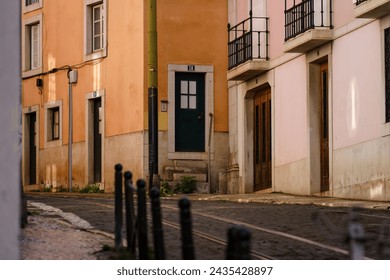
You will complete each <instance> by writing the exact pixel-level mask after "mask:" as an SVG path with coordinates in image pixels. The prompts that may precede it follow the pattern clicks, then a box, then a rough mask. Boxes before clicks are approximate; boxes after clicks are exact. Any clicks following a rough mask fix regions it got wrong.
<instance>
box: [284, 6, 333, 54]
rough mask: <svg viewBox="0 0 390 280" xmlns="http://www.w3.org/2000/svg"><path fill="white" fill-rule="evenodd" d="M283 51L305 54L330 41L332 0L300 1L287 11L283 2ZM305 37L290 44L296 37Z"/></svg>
mask: <svg viewBox="0 0 390 280" xmlns="http://www.w3.org/2000/svg"><path fill="white" fill-rule="evenodd" d="M284 15H285V37H284V38H285V42H286V44H285V51H286V52H306V51H308V50H310V49H311V48H314V47H317V46H319V45H321V44H324V43H325V42H327V41H329V40H331V39H332V31H331V30H332V29H333V11H332V0H302V1H301V2H300V3H298V4H295V0H294V2H293V6H292V7H290V8H288V9H287V1H286V0H285V11H284ZM301 34H305V36H306V37H303V38H300V40H298V41H294V42H291V41H292V40H294V39H295V38H297V37H298V35H301Z"/></svg>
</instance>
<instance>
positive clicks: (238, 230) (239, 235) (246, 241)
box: [226, 225, 251, 260]
mask: <svg viewBox="0 0 390 280" xmlns="http://www.w3.org/2000/svg"><path fill="white" fill-rule="evenodd" d="M250 237H251V235H250V232H249V231H248V230H247V229H246V228H244V227H242V226H237V225H236V226H232V227H230V228H229V230H228V246H227V250H226V259H227V260H250V259H251V256H250Z"/></svg>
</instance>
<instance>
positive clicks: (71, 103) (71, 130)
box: [68, 72, 73, 192]
mask: <svg viewBox="0 0 390 280" xmlns="http://www.w3.org/2000/svg"><path fill="white" fill-rule="evenodd" d="M68 73H69V72H68ZM68 95H69V97H68V100H69V106H68V107H69V124H68V129H69V140H68V142H69V143H68V187H69V191H70V192H71V191H72V176H73V175H72V144H73V96H72V83H71V82H70V79H69V85H68Z"/></svg>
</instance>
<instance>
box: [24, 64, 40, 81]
mask: <svg viewBox="0 0 390 280" xmlns="http://www.w3.org/2000/svg"><path fill="white" fill-rule="evenodd" d="M42 73H43V71H42V67H38V68H36V69H32V70H25V71H23V72H22V78H23V79H24V78H29V77H32V76H36V75H39V74H42Z"/></svg>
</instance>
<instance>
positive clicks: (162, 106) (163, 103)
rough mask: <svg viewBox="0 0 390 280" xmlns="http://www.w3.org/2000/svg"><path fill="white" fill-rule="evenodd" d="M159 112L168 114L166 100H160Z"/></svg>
mask: <svg viewBox="0 0 390 280" xmlns="http://www.w3.org/2000/svg"><path fill="white" fill-rule="evenodd" d="M160 110H161V112H168V100H160Z"/></svg>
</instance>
